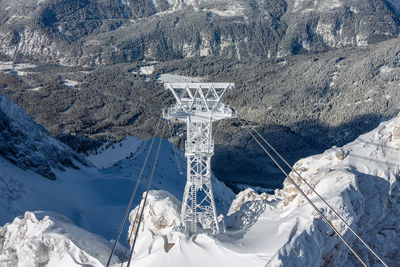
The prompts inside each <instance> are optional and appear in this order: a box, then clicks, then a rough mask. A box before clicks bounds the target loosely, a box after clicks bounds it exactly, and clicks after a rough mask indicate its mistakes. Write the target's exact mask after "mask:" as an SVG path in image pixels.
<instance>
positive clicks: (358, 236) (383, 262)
mask: <svg viewBox="0 0 400 267" xmlns="http://www.w3.org/2000/svg"><path fill="white" fill-rule="evenodd" d="M236 115H237V118H238V119H239V120H244V121H245V122H246V123H247V124H249V122H248V121H247V120H246V119H244V118H243V117H242V118H241V119H240V118H239V115H238V114H236ZM241 123H242V122H241ZM242 124H243V123H242ZM249 125H250V124H249ZM251 128H252V130H253V131H255V132H256V133H257V135H258V136H259V137H260V138H261V140H262V141H264V143H265V144H267V145H268V147H269V148H270V149H271V150H272V151H273V152H274V153H275V154H276V155H277V156H278V157H279V158H280V159H281V160H282V161H283V162H284V163H285V164H286V165H287V166H288V167H289V168H290V169H291V170H292V171H293V172H294V173H295V174H296V175H297V176H298V177H299V178H300V179H301V180H302V181H303V182H304V183H305V184H306V185H307V186H308V187H309V188H310V189H311V190H312V191H313V192H314V193H315V194H316V195H317V196H318V197H319V198H320V199H321V200H322V201H323V202H324V203H325V205H326V206H328V208H329V209H330V210H332V211H333V213H334V214H335V215H336V216H337V217H338V218H339V219H340V220H341V221H342V222H343V223H344V224H345V225H346V226H347V228H348V229H349V230H350V231H351V232H352V233H353V234H354V235H355V236H356V237H357V238H358V239H359V240H360V241H361V243H362V244H363V245H364V246H365V247H366V248H367V249H368V250H369V251H371V253H372V254H373V255H374V256H375V257H376V258H377V259H378V260H379V261H380V262H381V263H382V264H383V265H384V266H385V267H388V266H389V265H388V264H387V263H386V262H385V261H384V260H383V259H382V257H380V256H379V255H378V253H377V252H376V251H375V250H374V249H373V248H371V247H370V246H369V245H368V244H367V242H366V241H364V239H363V238H362V237H361V236H360V235H359V234H357V232H356V231H355V230H354V229H353V228H352V227H351V226H350V224H348V223H347V222H346V221H345V219H344V218H343V217H342V216H340V214H339V213H338V212H337V211H336V210H335V209H334V208H333V207H332V206H331V205H330V204H329V203H328V202H327V201H326V200H325V199H324V198H323V197H322V196H321V195H320V194H319V193H318V192H317V191H316V190H315V188H314V187H313V186H311V185H310V184H309V183H308V182H307V181H306V180H305V179H304V178H303V177H302V176H301V175H300V174H299V173H298V172H297V171H296V170H295V169H294V168H293V167H292V166H291V165H290V164H289V163H288V162H287V161H286V160H285V159H284V158H283V156H282V155H281V154H280V153H279V152H278V151H277V150H276V149H275V148H274V147H273V146H272V145H271V144H270V143H269V142H268V141H267V140H266V139H265V138H264V137H263V136H262V135H261V134H260V133H259V132H258V131H257V129H255V128H254V127H253V126H251Z"/></svg>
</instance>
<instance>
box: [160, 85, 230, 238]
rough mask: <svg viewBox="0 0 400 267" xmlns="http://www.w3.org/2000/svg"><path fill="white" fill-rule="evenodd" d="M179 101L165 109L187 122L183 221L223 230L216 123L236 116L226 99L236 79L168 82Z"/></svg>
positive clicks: (192, 228)
mask: <svg viewBox="0 0 400 267" xmlns="http://www.w3.org/2000/svg"><path fill="white" fill-rule="evenodd" d="M164 87H165V89H166V90H170V91H171V92H172V94H173V95H174V97H175V99H176V104H175V105H173V106H172V107H170V108H168V109H167V110H164V112H163V117H164V118H165V119H168V120H172V119H176V120H178V121H180V122H182V123H186V127H187V135H186V141H185V157H186V159H187V181H186V186H185V192H184V194H183V200H182V210H181V221H182V222H183V223H184V224H185V227H186V230H189V231H190V232H192V233H197V232H198V229H197V228H198V226H199V225H200V226H201V227H202V228H203V229H207V228H208V229H212V230H213V232H219V226H218V221H217V212H216V209H215V203H214V195H213V190H212V185H211V157H212V156H213V155H214V142H213V140H212V123H213V122H214V121H217V120H221V119H227V118H233V117H234V112H233V110H232V109H231V108H230V107H229V106H228V105H225V104H223V103H222V98H223V97H224V95H225V93H226V92H227V91H228V90H232V88H233V87H234V84H233V83H165V84H164Z"/></svg>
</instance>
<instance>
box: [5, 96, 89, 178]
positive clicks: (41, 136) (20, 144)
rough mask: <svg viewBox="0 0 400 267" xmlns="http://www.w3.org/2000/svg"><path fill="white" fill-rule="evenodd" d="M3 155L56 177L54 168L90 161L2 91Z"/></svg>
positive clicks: (20, 165)
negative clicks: (55, 135)
mask: <svg viewBox="0 0 400 267" xmlns="http://www.w3.org/2000/svg"><path fill="white" fill-rule="evenodd" d="M0 155H1V156H3V157H5V158H6V159H8V160H10V161H11V162H12V163H14V164H15V165H17V166H18V167H20V168H23V169H30V170H34V171H36V172H37V173H39V174H41V175H43V176H45V177H47V178H49V179H55V178H56V176H55V174H54V172H53V171H52V168H57V169H60V170H64V167H72V168H78V164H87V163H86V161H85V160H84V159H83V158H82V157H81V156H79V155H78V154H76V153H75V152H74V151H72V149H70V148H69V147H68V146H66V145H65V144H63V143H61V142H59V141H57V140H56V139H55V138H53V137H52V136H50V134H49V133H48V132H47V131H46V130H45V129H44V128H43V127H42V126H40V125H38V124H36V123H35V122H34V121H33V120H32V118H31V117H29V116H28V115H27V114H26V113H25V112H24V111H23V110H22V108H21V107H19V106H18V105H16V104H14V103H12V102H11V101H10V100H9V99H8V97H7V96H5V95H1V94H0Z"/></svg>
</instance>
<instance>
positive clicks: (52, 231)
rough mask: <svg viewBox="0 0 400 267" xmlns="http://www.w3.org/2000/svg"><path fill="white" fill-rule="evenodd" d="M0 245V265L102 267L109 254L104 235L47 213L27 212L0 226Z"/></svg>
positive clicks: (23, 266)
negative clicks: (96, 233)
mask: <svg viewBox="0 0 400 267" xmlns="http://www.w3.org/2000/svg"><path fill="white" fill-rule="evenodd" d="M0 244H1V245H0V266H15V267H37V266H57V267H64V266H65V267H74V266H93V267H101V266H104V265H103V264H105V263H106V262H107V259H108V256H109V255H110V248H109V244H108V242H107V241H106V240H105V239H104V238H102V237H100V236H97V235H94V234H91V233H89V232H87V231H85V230H83V229H81V228H79V227H77V226H75V225H74V224H73V223H72V222H71V221H70V220H68V219H67V218H66V217H64V216H61V215H58V214H56V213H49V212H46V215H45V214H44V213H43V212H36V213H33V212H26V213H25V215H24V216H23V217H18V218H15V219H14V221H13V222H12V223H8V224H6V225H4V226H3V227H0ZM118 262H119V260H118V258H117V257H115V256H114V257H113V258H112V263H118Z"/></svg>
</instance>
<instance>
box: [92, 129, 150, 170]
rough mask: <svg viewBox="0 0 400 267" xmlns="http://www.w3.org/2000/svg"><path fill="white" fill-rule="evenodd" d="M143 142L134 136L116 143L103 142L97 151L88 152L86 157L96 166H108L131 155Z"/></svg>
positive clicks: (101, 167)
mask: <svg viewBox="0 0 400 267" xmlns="http://www.w3.org/2000/svg"><path fill="white" fill-rule="evenodd" d="M141 145H143V142H142V141H141V140H140V139H139V138H137V137H134V136H128V137H126V138H125V139H124V140H122V141H121V142H119V143H117V144H110V143H107V144H104V145H102V146H101V147H100V148H99V149H98V152H96V153H92V154H90V155H89V156H88V157H87V159H88V160H89V161H90V162H91V163H92V164H93V165H94V166H96V167H97V168H100V169H104V168H109V167H111V166H112V165H114V164H115V163H117V162H118V161H121V160H123V159H125V158H127V157H130V156H131V155H132V156H133V155H134V154H135V153H136V152H137V150H138V149H139V147H140V146H141Z"/></svg>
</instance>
